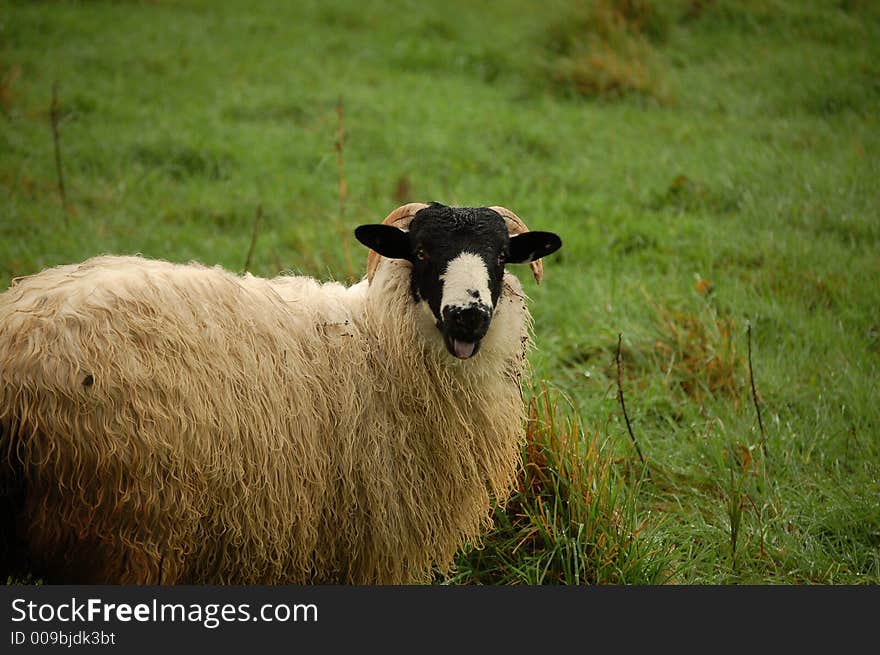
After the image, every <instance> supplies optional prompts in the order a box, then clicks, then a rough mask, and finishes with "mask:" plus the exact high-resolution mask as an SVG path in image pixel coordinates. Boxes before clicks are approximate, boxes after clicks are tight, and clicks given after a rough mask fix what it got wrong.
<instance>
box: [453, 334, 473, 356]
mask: <svg viewBox="0 0 880 655" xmlns="http://www.w3.org/2000/svg"><path fill="white" fill-rule="evenodd" d="M475 346H476V344H474V343H471V342H469V341H459V340H458V339H453V340H452V349H453V350H454V351H455V356H456V357H458V358H459V359H467V358H468V357H470V356H471V355H473V354H474V347H475Z"/></svg>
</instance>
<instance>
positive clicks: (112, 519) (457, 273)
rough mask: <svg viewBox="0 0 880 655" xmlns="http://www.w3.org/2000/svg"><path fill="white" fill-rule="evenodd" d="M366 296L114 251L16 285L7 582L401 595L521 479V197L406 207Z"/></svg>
mask: <svg viewBox="0 0 880 655" xmlns="http://www.w3.org/2000/svg"><path fill="white" fill-rule="evenodd" d="M355 236H356V238H357V239H358V241H360V242H361V243H362V244H363V245H365V246H367V247H368V248H370V252H369V255H368V258H367V273H366V275H365V277H364V278H363V279H362V280H361V281H360V282H358V283H356V284H353V285H352V286H349V287H346V286H344V285H342V284H340V283H338V282H325V283H319V282H318V281H316V280H314V279H312V278H309V277H304V276H280V277H276V278H274V279H263V278H259V277H254V276H252V275H250V274H244V275H243V276H238V275H234V274H232V273H230V272H227V271H225V270H223V269H221V268H220V267H213V268H211V267H207V266H203V265H201V264H197V263H191V264H188V265H181V264H173V263H169V262H165V261H160V260H151V259H145V258H142V257H133V256H126V257H123V256H100V257H95V258H92V259H89V260H87V261H85V262H84V263H81V264H78V265H66V266H58V267H56V268H51V269H47V270H45V271H43V272H41V273H38V274H36V275H33V276H30V277H25V278H19V279H17V280H14V281H13V284H12V286H11V287H10V288H9V289H8V290H7V291H5V292H4V293H2V294H0V490H2V492H3V497H2V501H0V528H2V535H3V536H2V537H0V575H20V574H22V572H23V571H29V572H31V573H33V574H34V575H38V576H43V577H44V578H45V579H46V580H47V581H49V582H53V583H54V582H61V583H85V584H92V583H105V584H107V583H109V584H156V583H160V584H275V583H285V584H315V583H342V584H400V583H425V582H428V581H430V580H431V579H432V577H433V576H434V575H435V574H436V571H437V570H439V571H448V570H449V569H450V566H451V564H452V562H453V558H454V555H455V553H456V551H457V550H458V549H459V548H461V547H462V546H463V545H464V544H465V543H467V542H469V541H470V542H479V539H480V535H481V534H483V533H484V531H485V530H486V529H488V528H489V527H490V525H491V507H492V503H493V501H497V502H502V503H503V502H504V500H505V499H506V498H507V497H508V496H509V494H510V493H511V490H512V488H513V485H514V482H515V477H516V473H517V471H518V467H519V466H520V464H521V462H520V446H521V442H522V438H523V432H524V429H523V428H524V421H525V416H524V408H523V402H522V389H521V384H520V377H521V375H522V374H523V372H524V370H525V366H526V353H527V349H528V347H529V345H530V333H531V317H530V314H529V312H528V310H527V308H526V305H525V296H524V293H523V290H522V286H521V284H520V282H519V280H518V279H517V278H516V277H515V276H514V275H512V274H510V273H509V272H506V271H505V268H504V266H505V263H525V262H529V263H531V265H532V268H533V271H534V274H535V278H536V280H538V281H540V277H541V274H542V270H543V269H542V268H541V262H540V261H539V260H540V258H541V257H543V256H546V255H548V254H550V253H552V252H554V251H555V250H557V249H558V248H559V247H560V246H561V240H560V239H559V237H558V236H557V235H555V234H553V233H550V232H530V231H528V230H527V228H526V227H525V225H524V224H523V223H522V221H521V220H520V219H519V218H518V217H517V216H516V215H515V214H514V213H513V212H511V211H510V210H508V209H505V208H503V207H492V208H489V207H481V208H462V207H447V206H444V205H441V204H438V203H431V204H430V205H427V204H423V203H410V204H408V205H404V206H403V207H400V208H398V209H397V210H395V211H393V212H391V214H389V216H388V217H387V218H386V219H385V221H384V222H383V223H382V224H377V225H362V226H360V227H358V228H357V229H356V230H355Z"/></svg>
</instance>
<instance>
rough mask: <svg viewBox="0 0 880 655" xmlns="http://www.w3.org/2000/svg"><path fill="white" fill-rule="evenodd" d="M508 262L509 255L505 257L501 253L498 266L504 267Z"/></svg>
mask: <svg viewBox="0 0 880 655" xmlns="http://www.w3.org/2000/svg"><path fill="white" fill-rule="evenodd" d="M506 261H507V255H505V254H504V253H501V254H500V255H498V265H499V266H504V263H505V262H506Z"/></svg>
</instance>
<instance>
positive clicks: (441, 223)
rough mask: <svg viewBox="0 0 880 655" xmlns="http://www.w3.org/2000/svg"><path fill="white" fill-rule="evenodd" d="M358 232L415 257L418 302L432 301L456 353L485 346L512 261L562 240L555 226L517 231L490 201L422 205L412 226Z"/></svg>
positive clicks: (395, 255)
mask: <svg viewBox="0 0 880 655" xmlns="http://www.w3.org/2000/svg"><path fill="white" fill-rule="evenodd" d="M355 236H356V238H357V239H358V241H360V242H361V243H363V244H364V245H365V246H368V247H370V248H372V249H373V250H375V251H376V252H377V253H379V254H380V255H382V256H383V257H389V258H391V259H406V260H407V261H409V262H411V263H412V276H411V278H410V288H411V291H412V297H413V300H414V301H415V302H422V301H424V302H426V303H427V304H428V306H429V307H430V308H431V312H432V313H433V314H434V317H435V319H436V320H437V329H438V330H440V332H441V334H442V335H443V338H444V341H445V343H446V348H447V350H448V351H449V353H450V354H452V355H454V356H456V357H458V358H460V359H468V358H469V357H472V356H473V355H474V354H476V352H477V351H478V350H479V347H480V340H481V339H482V338H483V337H484V336H485V334H486V331H487V330H488V329H489V323H490V322H491V320H492V313H493V311H494V308H495V305H496V304H497V302H498V297H499V296H500V295H501V286H502V279H503V277H504V265H505V264H506V263H526V262H531V261H534V260H536V259H540V258H541V257H544V256H546V255H548V254H550V253H552V252H555V251H556V250H557V249H559V247H560V246H561V245H562V242H561V240H560V239H559V237H558V236H557V235H555V234H553V233H552V232H525V233H523V234H519V235H516V236H514V237H511V236H509V234H508V230H507V225H506V224H505V222H504V219H503V218H502V217H501V216H500V215H499V214H498V213H497V212H495V211H494V210H492V209H489V208H488V207H447V206H445V205H441V204H439V203H431V205H430V206H428V207H426V208H424V209H422V210H421V211H419V212H418V213H417V214H416V215H415V216H414V217H413V219H412V222H411V223H410V226H409V231H408V232H405V231H403V230H400V229H398V228H396V227H393V226H389V225H362V226H360V227H359V228H357V230H355Z"/></svg>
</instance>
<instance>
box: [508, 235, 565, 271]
mask: <svg viewBox="0 0 880 655" xmlns="http://www.w3.org/2000/svg"><path fill="white" fill-rule="evenodd" d="M561 247H562V239H560V238H559V236H558V235H556V234H554V233H553V232H522V233H521V234H515V235H514V236H512V237H510V255H509V256H508V257H507V261H508V262H510V263H511V264H528V263H529V262H533V261H536V260H538V259H541V257H546V256H547V255H549V254H550V253H553V252H556V251H557V250H559V249H560V248H561Z"/></svg>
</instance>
